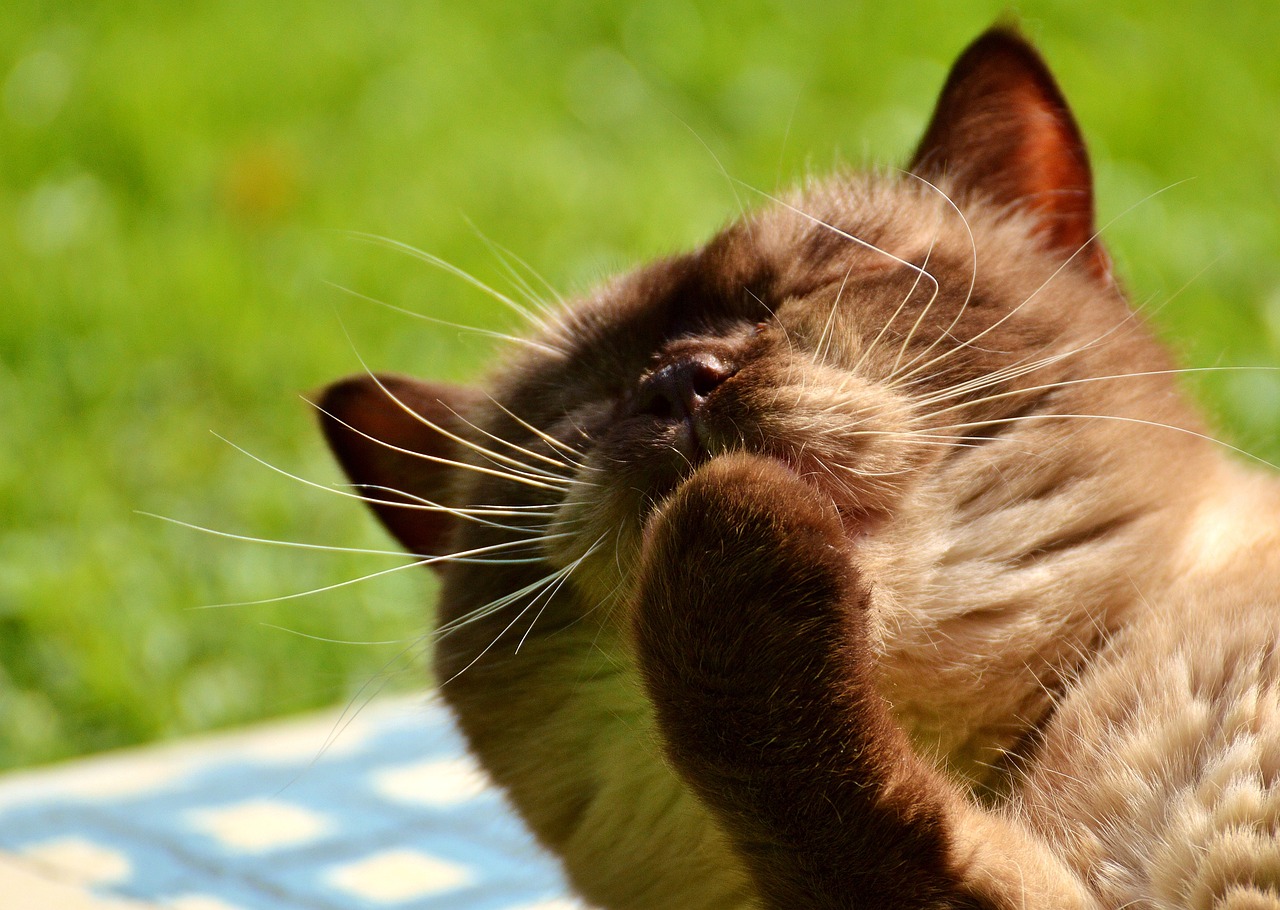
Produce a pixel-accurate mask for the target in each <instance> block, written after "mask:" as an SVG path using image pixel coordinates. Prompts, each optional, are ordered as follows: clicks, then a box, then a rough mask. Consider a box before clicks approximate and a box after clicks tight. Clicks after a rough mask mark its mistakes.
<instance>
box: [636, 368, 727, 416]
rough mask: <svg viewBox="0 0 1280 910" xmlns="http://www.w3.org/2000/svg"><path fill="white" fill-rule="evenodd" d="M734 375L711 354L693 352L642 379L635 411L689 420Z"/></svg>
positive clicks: (637, 391)
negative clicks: (721, 384) (718, 387)
mask: <svg viewBox="0 0 1280 910" xmlns="http://www.w3.org/2000/svg"><path fill="white" fill-rule="evenodd" d="M733 374H734V370H733V368H731V367H730V366H728V365H727V364H726V363H725V362H724V361H722V360H721V359H720V358H719V357H716V356H715V355H714V354H709V353H699V354H689V355H685V356H682V357H680V358H678V359H677V360H673V361H671V362H670V363H666V364H664V365H663V366H661V367H659V368H658V369H656V370H654V371H653V372H652V373H649V374H648V375H647V376H645V377H644V378H643V379H641V380H640V385H639V387H638V388H637V390H636V397H635V404H634V406H633V408H632V413H633V414H635V415H637V416H639V415H641V414H647V415H649V416H651V417H660V418H662V419H664V420H687V419H689V418H690V417H692V416H693V415H694V414H696V413H697V412H698V409H699V408H700V407H701V406H702V403H703V402H704V401H705V400H706V398H707V396H708V395H710V394H711V393H712V392H713V391H715V389H716V387H717V386H719V385H720V383H722V382H724V381H725V380H726V379H728V378H729V377H730V376H732V375H733Z"/></svg>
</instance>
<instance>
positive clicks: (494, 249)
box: [463, 215, 564, 317]
mask: <svg viewBox="0 0 1280 910" xmlns="http://www.w3.org/2000/svg"><path fill="white" fill-rule="evenodd" d="M463 219H464V220H465V221H466V222H467V226H468V227H469V228H471V231H472V233H474V234H475V235H476V236H477V237H478V238H480V242H481V243H483V244H484V245H485V246H486V247H488V249H489V252H491V253H493V255H494V256H495V257H496V258H497V260H498V262H500V263H501V264H502V268H503V270H504V271H505V272H506V273H507V277H508V278H510V279H511V282H512V283H513V284H514V285H515V286H516V289H517V290H518V291H520V294H521V295H522V296H523V297H524V299H525V300H527V301H529V304H530V305H531V306H533V307H534V308H535V309H537V310H538V311H539V312H541V313H542V315H543V316H546V317H554V316H555V314H556V309H555V307H553V306H551V305H550V304H548V303H547V301H546V299H545V298H544V297H542V296H541V295H540V294H538V292H537V291H535V290H534V289H533V286H532V285H531V284H529V282H528V280H527V279H526V278H525V277H524V276H523V275H521V274H520V273H519V272H518V271H517V270H516V269H515V267H514V266H513V265H512V262H515V263H516V264H518V265H519V266H520V267H521V268H523V269H524V270H525V271H526V272H528V273H529V274H530V275H532V276H533V277H534V278H535V279H537V280H538V281H539V282H540V283H541V284H542V285H543V286H544V287H546V289H547V290H548V291H550V292H551V296H552V297H554V298H555V300H556V302H557V303H559V304H560V305H561V306H563V305H564V298H563V297H561V295H560V293H559V292H558V291H557V290H556V289H555V288H554V287H552V286H551V284H550V282H548V281H547V280H546V279H545V278H543V277H542V276H541V275H539V274H538V273H537V272H536V271H534V269H533V267H532V266H530V265H529V263H528V262H526V261H525V260H524V259H521V258H520V257H519V256H517V255H516V254H515V253H513V252H512V251H511V250H510V249H509V248H507V247H505V246H503V245H502V244H500V243H498V242H497V241H496V240H494V239H492V238H491V237H489V236H488V235H486V234H485V233H484V232H483V231H481V230H480V228H479V227H478V226H477V225H476V223H475V222H474V221H472V220H471V219H470V218H467V217H466V216H465V215H464V216H463Z"/></svg>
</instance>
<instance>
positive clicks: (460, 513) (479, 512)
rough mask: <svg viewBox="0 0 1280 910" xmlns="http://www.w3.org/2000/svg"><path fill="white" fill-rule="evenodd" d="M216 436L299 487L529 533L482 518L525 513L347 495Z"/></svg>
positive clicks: (399, 492) (419, 499)
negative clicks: (457, 507)
mask: <svg viewBox="0 0 1280 910" xmlns="http://www.w3.org/2000/svg"><path fill="white" fill-rule="evenodd" d="M213 435H214V436H216V437H217V438H218V439H220V440H222V441H223V442H225V443H226V444H227V445H229V446H231V448H233V449H235V450H236V451H237V452H239V453H240V454H242V455H244V456H246V457H247V458H251V459H252V460H254V461H256V462H257V463H258V464H260V465H262V466H263V467H264V468H267V469H268V470H271V471H274V472H276V473H277V474H280V475H282V476H284V477H288V478H289V479H290V480H294V481H297V482H298V483H300V484H303V485H305V486H308V487H311V488H313V489H316V490H321V491H323V492H325V493H332V494H334V495H335V496H343V497H347V498H349V499H359V500H362V501H365V502H369V503H371V504H373V505H382V506H389V507H391V508H396V509H407V510H411V511H426V512H441V513H446V514H449V515H454V516H456V517H458V518H462V519H464V520H467V521H474V522H476V523H477V524H482V525H487V526H489V527H492V528H501V529H503V530H509V531H523V530H528V529H527V528H519V527H515V526H513V525H506V524H501V523H499V522H495V521H487V520H485V519H484V518H483V517H481V516H494V517H511V516H522V515H523V513H521V512H512V511H509V510H495V509H455V508H453V507H451V506H446V505H441V504H440V503H437V502H432V501H431V500H429V499H424V498H423V497H421V496H415V495H413V494H412V493H406V492H405V491H403V490H397V489H394V488H392V487H383V486H376V485H371V484H358V485H357V486H358V488H359V489H362V490H380V491H382V492H387V493H393V494H396V495H398V496H403V497H405V498H407V499H411V500H413V501H412V502H403V501H396V500H390V499H376V498H373V497H370V496H367V495H362V494H360V493H350V492H347V491H346V490H342V489H338V488H336V487H331V486H329V485H328V484H323V483H317V482H316V481H314V480H308V479H307V478H305V477H300V476H298V475H297V474H293V473H290V472H289V471H286V470H284V469H283V468H280V467H277V466H276V465H273V464H271V462H269V461H266V460H264V459H262V458H259V457H258V456H257V455H254V454H253V453H252V452H250V451H248V450H246V449H243V448H241V447H240V446H238V445H236V444H235V443H234V442H232V441H231V440H229V439H227V438H226V437H224V436H221V435H219V434H218V433H214V434H213ZM548 508H555V507H554V506H548Z"/></svg>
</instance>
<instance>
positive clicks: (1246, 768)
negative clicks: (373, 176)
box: [319, 28, 1280, 910]
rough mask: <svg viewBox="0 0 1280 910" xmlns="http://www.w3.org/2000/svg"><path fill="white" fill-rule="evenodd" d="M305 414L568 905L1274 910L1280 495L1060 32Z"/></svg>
mask: <svg viewBox="0 0 1280 910" xmlns="http://www.w3.org/2000/svg"><path fill="white" fill-rule="evenodd" d="M533 323H534V326H533V329H532V331H531V334H530V336H529V337H528V339H527V340H526V343H525V344H523V345H520V346H519V347H518V349H513V350H511V351H509V352H508V356H509V359H507V360H505V361H504V362H503V364H502V365H501V366H500V368H499V369H498V370H496V372H495V373H494V375H493V376H492V377H491V378H490V379H489V380H488V381H487V382H486V383H485V384H484V385H483V386H481V387H480V388H479V389H476V390H473V389H464V388H454V387H446V386H443V385H438V384H432V383H427V382H420V381H417V380H413V379H408V378H403V377H399V376H389V375H388V376H375V375H368V376H361V377H357V378H352V379H347V380H345V381H342V382H339V383H337V384H335V385H334V386H332V387H331V388H329V389H328V390H327V391H326V393H325V394H324V395H323V397H322V400H321V401H320V402H319V407H320V409H321V412H322V414H323V417H322V423H323V429H324V432H325V434H326V436H327V438H328V441H329V443H330V445H331V446H332V448H333V450H334V452H335V453H336V454H337V457H338V459H339V461H340V462H341V463H342V466H343V468H344V469H345V471H346V473H347V474H348V475H349V476H350V478H351V480H352V481H353V482H354V483H355V484H357V485H359V487H360V489H361V490H362V492H363V494H364V496H365V497H366V498H367V500H368V502H369V504H370V505H371V506H372V508H373V511H374V512H375V514H376V515H377V516H378V518H379V519H381V521H382V522H383V524H384V525H385V526H386V527H387V528H388V529H389V530H390V532H391V533H392V534H394V535H395V536H396V537H397V538H398V539H399V541H400V542H401V543H402V544H403V545H404V547H405V549H406V550H407V551H408V552H409V553H410V554H412V555H413V556H414V558H417V559H420V560H421V561H422V562H424V563H430V564H432V565H433V568H438V569H439V570H440V572H441V576H442V583H443V594H442V598H441V602H440V605H439V608H438V621H439V628H438V630H437V634H438V645H437V653H436V672H437V674H438V678H439V681H440V686H441V688H440V691H441V693H442V695H443V697H444V698H445V700H446V701H447V702H448V704H449V705H450V706H451V708H452V710H453V712H454V713H455V714H456V716H457V720H458V723H459V725H460V726H461V729H462V730H463V732H464V734H465V736H466V738H467V740H468V742H469V744H470V747H471V749H472V750H473V751H474V753H475V754H476V755H477V756H478V758H479V760H480V761H481V762H482V763H483V765H484V766H485V768H486V769H487V770H488V772H489V773H490V775H492V777H493V779H494V780H495V781H496V782H497V784H498V785H499V786H501V787H502V788H503V789H504V790H505V791H506V793H507V794H508V796H509V798H510V800H511V801H512V803H514V805H515V807H516V808H517V809H518V810H519V812H520V813H521V814H522V815H523V817H524V819H525V820H526V822H527V823H528V825H529V827H530V828H531V829H532V830H533V832H534V833H535V834H536V836H537V838H538V839H539V840H540V841H541V843H542V844H544V845H545V846H546V847H547V848H548V849H549V850H551V851H552V852H553V853H554V854H556V855H557V856H558V857H559V858H560V860H561V861H562V863H563V865H564V868H565V870H566V872H567V875H568V877H569V879H570V881H571V882H572V884H573V886H574V887H575V888H576V889H577V890H578V891H579V892H580V894H581V895H582V896H583V898H584V899H585V900H587V901H589V902H590V903H592V904H593V905H597V906H599V907H602V908H627V910H658V908H661V910H713V908H714V910H730V908H733V910H739V908H778V910H781V908H837V907H839V908H844V907H848V908H895V910H915V908H966V910H972V908H983V910H995V908H999V910H1012V908H1054V910H1076V908H1079V910H1084V908H1091V910H1093V908H1096V910H1103V908H1105V910H1120V908H1203V910H1210V908H1221V910H1226V908H1230V910H1246V908H1248V910H1256V908H1264V907H1265V908H1272V910H1275V908H1280V840H1278V839H1277V826H1278V825H1280V654H1278V653H1277V642H1278V641H1280V546H1278V545H1277V543H1278V535H1277V528H1278V527H1280V525H1278V523H1277V517H1278V516H1280V487H1278V486H1277V484H1276V482H1275V481H1274V480H1273V479H1272V478H1271V477H1269V476H1264V475H1262V474H1260V473H1258V472H1256V471H1254V470H1252V469H1246V468H1244V467H1242V466H1241V465H1239V464H1237V463H1236V462H1235V461H1233V460H1231V459H1230V458H1228V457H1226V456H1225V455H1224V454H1223V451H1222V447H1219V446H1215V445H1214V444H1213V443H1212V441H1211V440H1209V439H1208V438H1207V437H1206V436H1205V435H1204V430H1203V427H1202V424H1201V422H1200V419H1199V418H1198V417H1197V416H1196V414H1195V412H1194V411H1193V410H1192V408H1191V407H1189V405H1188V404H1187V402H1186V401H1185V400H1184V397H1183V396H1182V395H1181V394H1180V393H1179V391H1178V388H1177V384H1176V382H1175V376H1174V373H1175V372H1176V371H1175V370H1174V368H1173V366H1172V364H1171V361H1170V358H1169V356H1168V355H1167V353H1166V352H1165V351H1164V350H1163V349H1162V348H1161V346H1160V345H1159V344H1157V343H1156V341H1155V340H1154V339H1153V337H1152V334H1151V331H1150V330H1149V329H1148V327H1147V326H1146V325H1145V324H1144V321H1143V319H1142V318H1140V317H1139V316H1138V315H1137V314H1136V313H1135V312H1134V311H1133V310H1132V309H1131V308H1130V307H1129V305H1128V304H1127V303H1126V300H1125V298H1124V295H1123V293H1122V291H1121V289H1120V287H1119V285H1118V284H1117V281H1116V279H1115V277H1114V275H1113V273H1112V266H1111V262H1110V260H1109V259H1108V257H1107V254H1106V252H1105V251H1104V249H1103V247H1102V245H1101V244H1100V242H1099V240H1098V237H1097V235H1096V229H1095V225H1094V203H1093V190H1092V180H1091V176H1090V167H1089V160H1088V157H1087V155H1086V152H1085V146H1084V143H1083V141H1082V138H1081V134H1080V130H1079V129H1078V127H1077V125H1076V123H1075V121H1074V119H1073V118H1072V115H1071V113H1070V111H1069V110H1068V108H1067V105H1066V102H1065V101H1064V99H1063V97H1062V95H1061V93H1060V91H1059V89H1058V87H1057V85H1056V84H1055V82H1054V80H1053V78H1052V76H1051V75H1050V73H1049V71H1048V69H1047V68H1046V67H1045V65H1044V63H1043V62H1042V61H1041V59H1040V57H1039V56H1038V55H1037V53H1036V52H1035V50H1033V48H1032V47H1030V46H1029V45H1028V44H1027V43H1026V41H1024V40H1023V39H1022V38H1021V37H1020V36H1019V35H1018V34H1017V33H1015V32H1014V31H1012V30H1009V29H1004V28H997V29H993V30H992V31H989V32H987V33H986V34H984V35H982V36H981V37H979V38H978V39H977V41H975V42H974V43H973V44H972V45H971V46H970V47H969V48H968V49H967V50H966V51H965V52H964V53H963V55H962V56H961V57H960V58H959V60H958V61H957V62H956V64H955V66H954V68H953V69H952V71H951V74H950V76H949V78H948V79H947V81H946V84H945V85H944V86H943V88H942V92H941V96H940V98H939V100H938V102H937V107H936V110H935V111H934V114H933V118H932V120H931V122H930V123H929V125H928V128H927V129H926V130H925V133H924V137H923V139H922V140H921V142H920V145H919V148H918V149H917V151H916V152H915V155H914V157H913V158H912V159H911V161H910V164H909V166H908V167H907V168H906V169H905V170H901V171H899V170H886V171H883V172H880V173H870V174H839V175H837V176H834V177H831V178H829V179H825V180H821V181H815V182H812V183H809V184H806V185H805V186H803V187H801V188H799V189H797V190H795V191H794V192H792V193H790V194H789V195H787V196H785V197H783V198H781V199H778V200H776V201H773V202H772V203H771V204H769V205H767V206H765V207H763V208H762V209H761V210H759V211H757V212H755V213H753V214H749V215H747V216H745V217H744V218H743V219H742V220H741V221H738V222H737V223H734V224H732V225H730V226H729V227H728V228H726V229H725V230H723V231H722V232H721V233H719V234H718V235H717V236H715V237H714V238H712V239H711V240H710V242H708V243H707V244H706V246H704V247H702V248H701V249H698V250H695V251H693V252H690V253H686V254H683V255H677V256H673V257H671V258H668V259H663V260H661V261H658V262H654V263H652V264H649V265H647V266H644V267H642V268H639V269H637V270H636V271H634V272H632V273H631V274H628V275H624V276H622V277H620V278H617V279H616V280H613V281H611V282H609V283H607V284H605V285H604V286H602V287H600V288H599V289H598V290H596V291H595V292H594V293H591V294H589V295H587V296H585V297H583V298H582V299H579V300H576V301H574V302H572V303H571V304H570V305H568V306H567V307H564V308H561V309H557V310H555V311H551V310H548V311H546V312H543V313H541V314H539V315H538V316H537V317H536V318H535V319H534V320H533Z"/></svg>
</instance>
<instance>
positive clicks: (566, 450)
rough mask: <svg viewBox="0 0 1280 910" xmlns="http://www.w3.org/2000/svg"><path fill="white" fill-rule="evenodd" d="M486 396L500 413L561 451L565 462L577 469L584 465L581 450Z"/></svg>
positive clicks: (582, 467) (491, 397)
mask: <svg viewBox="0 0 1280 910" xmlns="http://www.w3.org/2000/svg"><path fill="white" fill-rule="evenodd" d="M488 398H489V401H490V402H492V403H493V404H494V405H495V406H496V407H497V408H498V410H500V411H501V412H502V413H504V414H506V415H507V416H508V417H510V418H511V419H512V420H514V421H515V422H516V423H518V424H519V425H520V426H522V427H524V428H525V429H526V430H528V431H529V432H530V433H533V434H534V435H535V436H537V437H538V438H539V439H541V440H542V441H543V442H545V443H547V444H548V445H550V446H552V447H553V448H555V449H558V450H559V451H560V452H562V453H563V454H564V455H565V462H566V463H567V464H570V465H572V466H573V467H575V468H578V469H579V470H582V469H584V468H585V467H586V465H585V464H584V463H583V462H582V461H580V460H579V459H580V458H582V452H580V451H578V450H577V449H575V448H573V447H572V446H570V445H568V444H566V443H564V442H561V441H560V440H559V439H556V438H555V437H554V436H552V435H550V434H549V433H546V432H545V431H543V430H542V429H540V428H538V427H536V426H534V425H533V424H531V423H529V422H528V421H526V420H524V419H523V418H521V417H518V416H516V415H515V414H514V413H512V412H511V410H510V409H508V408H507V406H506V405H504V404H503V403H502V402H500V401H497V400H496V399H495V398H494V397H493V396H492V395H490V396H488ZM583 435H584V436H585V435H586V434H585V433H584V434H583Z"/></svg>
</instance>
